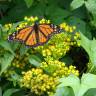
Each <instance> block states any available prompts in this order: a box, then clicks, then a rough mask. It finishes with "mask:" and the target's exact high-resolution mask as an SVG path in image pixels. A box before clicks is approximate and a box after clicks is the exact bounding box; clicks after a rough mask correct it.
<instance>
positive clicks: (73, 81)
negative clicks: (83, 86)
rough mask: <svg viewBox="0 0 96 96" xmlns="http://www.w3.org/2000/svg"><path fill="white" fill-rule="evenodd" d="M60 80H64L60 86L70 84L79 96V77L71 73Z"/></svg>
mask: <svg viewBox="0 0 96 96" xmlns="http://www.w3.org/2000/svg"><path fill="white" fill-rule="evenodd" d="M60 82H62V83H61V84H60V85H59V86H58V87H64V86H70V87H71V88H72V89H73V90H74V94H75V96H78V95H76V94H78V90H79V88H80V80H79V78H78V77H76V76H74V75H70V76H68V77H65V78H61V79H60Z"/></svg>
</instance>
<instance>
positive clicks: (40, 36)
mask: <svg viewBox="0 0 96 96" xmlns="http://www.w3.org/2000/svg"><path fill="white" fill-rule="evenodd" d="M36 30H37V32H36ZM54 33H60V28H58V27H57V26H55V25H48V24H40V25H38V29H35V28H34V27H33V26H29V27H26V28H23V29H21V30H19V31H18V32H15V33H13V34H11V35H10V36H9V38H8V39H9V40H17V41H20V42H22V43H25V45H26V46H30V47H36V46H39V45H43V44H44V43H46V42H47V41H48V40H49V39H50V37H51V36H52V35H53V34H54Z"/></svg>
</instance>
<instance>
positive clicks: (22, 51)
mask: <svg viewBox="0 0 96 96" xmlns="http://www.w3.org/2000/svg"><path fill="white" fill-rule="evenodd" d="M27 51H28V48H26V46H25V45H22V46H21V47H20V56H22V55H24V54H26V52H27Z"/></svg>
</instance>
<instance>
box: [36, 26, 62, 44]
mask: <svg viewBox="0 0 96 96" xmlns="http://www.w3.org/2000/svg"><path fill="white" fill-rule="evenodd" d="M38 30H39V31H38V34H39V38H38V41H39V42H38V45H42V44H44V43H46V42H47V41H48V40H49V39H50V38H51V36H52V35H54V34H57V33H60V32H61V29H60V28H59V27H58V26H56V25H53V24H40V25H39V28H38Z"/></svg>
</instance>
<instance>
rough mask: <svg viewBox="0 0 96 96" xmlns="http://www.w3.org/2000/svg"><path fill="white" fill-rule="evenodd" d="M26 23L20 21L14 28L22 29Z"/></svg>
mask: <svg viewBox="0 0 96 96" xmlns="http://www.w3.org/2000/svg"><path fill="white" fill-rule="evenodd" d="M27 24H28V23H27V22H22V23H20V24H19V25H18V27H16V30H17V31H18V30H19V29H22V28H24V27H26V26H27Z"/></svg>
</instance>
